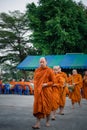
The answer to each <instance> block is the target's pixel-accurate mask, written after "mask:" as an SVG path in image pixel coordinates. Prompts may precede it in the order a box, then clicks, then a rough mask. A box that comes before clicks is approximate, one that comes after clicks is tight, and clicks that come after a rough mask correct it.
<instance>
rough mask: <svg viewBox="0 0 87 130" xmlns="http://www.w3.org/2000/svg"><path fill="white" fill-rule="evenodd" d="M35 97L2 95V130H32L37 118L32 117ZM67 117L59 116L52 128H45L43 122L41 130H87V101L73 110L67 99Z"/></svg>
mask: <svg viewBox="0 0 87 130" xmlns="http://www.w3.org/2000/svg"><path fill="white" fill-rule="evenodd" d="M32 106H33V96H20V95H0V130H32V125H34V123H35V118H34V117H33V115H32ZM64 113H65V115H57V116H56V120H55V121H50V123H51V126H50V127H48V128H47V127H45V120H41V130H87V100H84V99H82V107H81V108H80V107H79V106H78V104H76V105H75V109H72V107H71V102H70V100H69V99H68V98H67V100H66V106H65V110H64Z"/></svg>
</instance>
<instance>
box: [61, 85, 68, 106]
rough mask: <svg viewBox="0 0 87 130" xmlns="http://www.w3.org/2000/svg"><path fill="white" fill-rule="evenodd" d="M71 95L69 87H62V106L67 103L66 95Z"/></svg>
mask: <svg viewBox="0 0 87 130" xmlns="http://www.w3.org/2000/svg"><path fill="white" fill-rule="evenodd" d="M67 95H69V90H68V87H67V86H66V87H62V88H61V93H60V103H59V104H60V106H61V107H64V106H65V103H66V96H67Z"/></svg>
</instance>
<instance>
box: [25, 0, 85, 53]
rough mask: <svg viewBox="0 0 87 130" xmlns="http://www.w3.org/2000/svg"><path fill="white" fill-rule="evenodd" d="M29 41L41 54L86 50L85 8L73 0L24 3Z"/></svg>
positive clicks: (43, 0)
mask: <svg viewBox="0 0 87 130" xmlns="http://www.w3.org/2000/svg"><path fill="white" fill-rule="evenodd" d="M27 16H28V19H29V27H30V29H31V30H32V32H33V33H32V35H31V42H32V43H33V44H34V46H35V47H36V48H37V49H38V50H40V53H41V54H65V53H67V52H68V53H70V52H84V53H87V49H86V48H87V11H86V7H85V6H84V5H83V4H82V3H81V2H80V3H78V4H77V3H75V2H73V1H72V0H49V1H47V0H39V4H38V6H36V5H35V4H34V3H31V4H28V5H27Z"/></svg>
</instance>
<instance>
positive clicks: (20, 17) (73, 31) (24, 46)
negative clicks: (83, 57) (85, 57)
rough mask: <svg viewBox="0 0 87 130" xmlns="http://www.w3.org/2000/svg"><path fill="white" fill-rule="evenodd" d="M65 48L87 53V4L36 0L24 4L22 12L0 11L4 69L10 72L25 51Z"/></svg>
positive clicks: (59, 51)
mask: <svg viewBox="0 0 87 130" xmlns="http://www.w3.org/2000/svg"><path fill="white" fill-rule="evenodd" d="M67 52H68V53H74V52H77V53H78V52H79V53H87V7H86V6H84V5H83V4H82V3H81V2H79V3H78V4H77V3H76V2H73V1H72V0H49V1H47V0H39V2H38V5H35V4H34V3H31V4H27V6H26V12H25V13H21V12H20V11H14V12H9V14H7V13H1V14H0V53H1V55H0V66H1V65H2V67H3V68H2V69H3V70H4V71H5V72H6V71H7V72H8V73H9V72H12V73H13V74H12V75H14V72H16V71H14V70H15V68H16V66H17V64H19V63H20V62H21V61H22V60H23V59H24V58H25V57H26V56H27V55H39V54H44V55H47V54H49V55H51V54H65V53H67ZM8 70H9V71H8ZM10 70H12V71H10ZM17 73H18V72H17ZM17 75H18V74H17Z"/></svg>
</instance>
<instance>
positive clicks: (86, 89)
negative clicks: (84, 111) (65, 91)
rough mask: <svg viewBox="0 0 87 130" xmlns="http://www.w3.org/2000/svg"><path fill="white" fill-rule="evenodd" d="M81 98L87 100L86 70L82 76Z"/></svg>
mask: <svg viewBox="0 0 87 130" xmlns="http://www.w3.org/2000/svg"><path fill="white" fill-rule="evenodd" d="M82 92H83V93H82V97H83V98H85V99H87V70H86V71H85V74H84V76H83V88H82Z"/></svg>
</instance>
